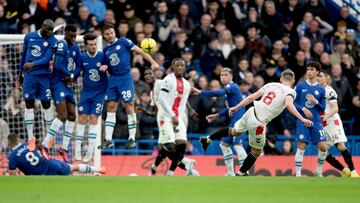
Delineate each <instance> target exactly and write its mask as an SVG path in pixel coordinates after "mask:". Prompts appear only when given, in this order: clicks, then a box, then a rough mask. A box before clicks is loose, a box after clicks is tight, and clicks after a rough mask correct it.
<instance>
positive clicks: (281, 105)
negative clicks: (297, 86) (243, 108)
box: [254, 82, 296, 124]
mask: <svg viewBox="0 0 360 203" xmlns="http://www.w3.org/2000/svg"><path fill="white" fill-rule="evenodd" d="M260 91H261V92H262V93H263V96H262V97H261V99H260V100H259V101H254V106H255V111H256V113H257V117H258V119H259V121H260V122H262V123H264V124H267V123H269V122H270V121H271V120H272V119H274V118H275V117H276V116H278V115H279V114H280V113H281V112H282V111H283V110H284V109H285V108H286V106H285V99H286V96H288V95H290V96H292V97H293V98H294V99H295V96H296V92H295V90H294V89H292V88H291V87H288V86H286V85H283V84H281V83H275V82H272V83H268V84H266V85H264V86H263V87H261V88H260Z"/></svg>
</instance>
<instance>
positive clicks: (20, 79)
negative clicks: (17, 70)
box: [15, 74, 24, 89]
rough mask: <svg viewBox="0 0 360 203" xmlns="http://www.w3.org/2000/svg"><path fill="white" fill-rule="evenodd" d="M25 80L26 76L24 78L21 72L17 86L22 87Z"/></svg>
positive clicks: (17, 87)
mask: <svg viewBox="0 0 360 203" xmlns="http://www.w3.org/2000/svg"><path fill="white" fill-rule="evenodd" d="M23 82H24V78H23V76H22V74H20V75H19V77H18V79H17V81H16V86H15V87H16V89H21V87H22V84H23Z"/></svg>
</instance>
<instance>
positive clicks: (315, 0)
mask: <svg viewBox="0 0 360 203" xmlns="http://www.w3.org/2000/svg"><path fill="white" fill-rule="evenodd" d="M304 10H305V11H306V12H310V13H312V14H313V16H319V17H320V18H321V19H324V20H328V19H329V15H328V11H327V9H326V8H325V6H324V5H323V4H322V2H320V1H319V0H310V1H309V2H308V3H307V4H306V5H305V6H304Z"/></svg>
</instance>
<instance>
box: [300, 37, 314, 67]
mask: <svg viewBox="0 0 360 203" xmlns="http://www.w3.org/2000/svg"><path fill="white" fill-rule="evenodd" d="M299 49H300V50H302V51H303V52H304V54H305V59H306V60H308V61H310V60H312V57H311V41H310V39H309V38H307V37H301V38H300V40H299Z"/></svg>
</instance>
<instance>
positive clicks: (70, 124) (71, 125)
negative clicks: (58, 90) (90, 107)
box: [59, 100, 76, 163]
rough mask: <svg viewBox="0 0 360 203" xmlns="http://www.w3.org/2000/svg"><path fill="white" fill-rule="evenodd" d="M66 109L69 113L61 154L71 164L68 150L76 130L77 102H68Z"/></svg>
mask: <svg viewBox="0 0 360 203" xmlns="http://www.w3.org/2000/svg"><path fill="white" fill-rule="evenodd" d="M66 108H67V111H68V114H67V120H66V122H65V130H64V135H63V140H62V146H61V147H60V149H59V154H60V155H61V156H62V157H63V159H64V161H65V162H66V163H69V161H70V160H69V156H68V148H69V143H70V140H71V137H72V134H73V133H74V129H75V120H76V113H75V100H74V101H72V100H67V102H66Z"/></svg>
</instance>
